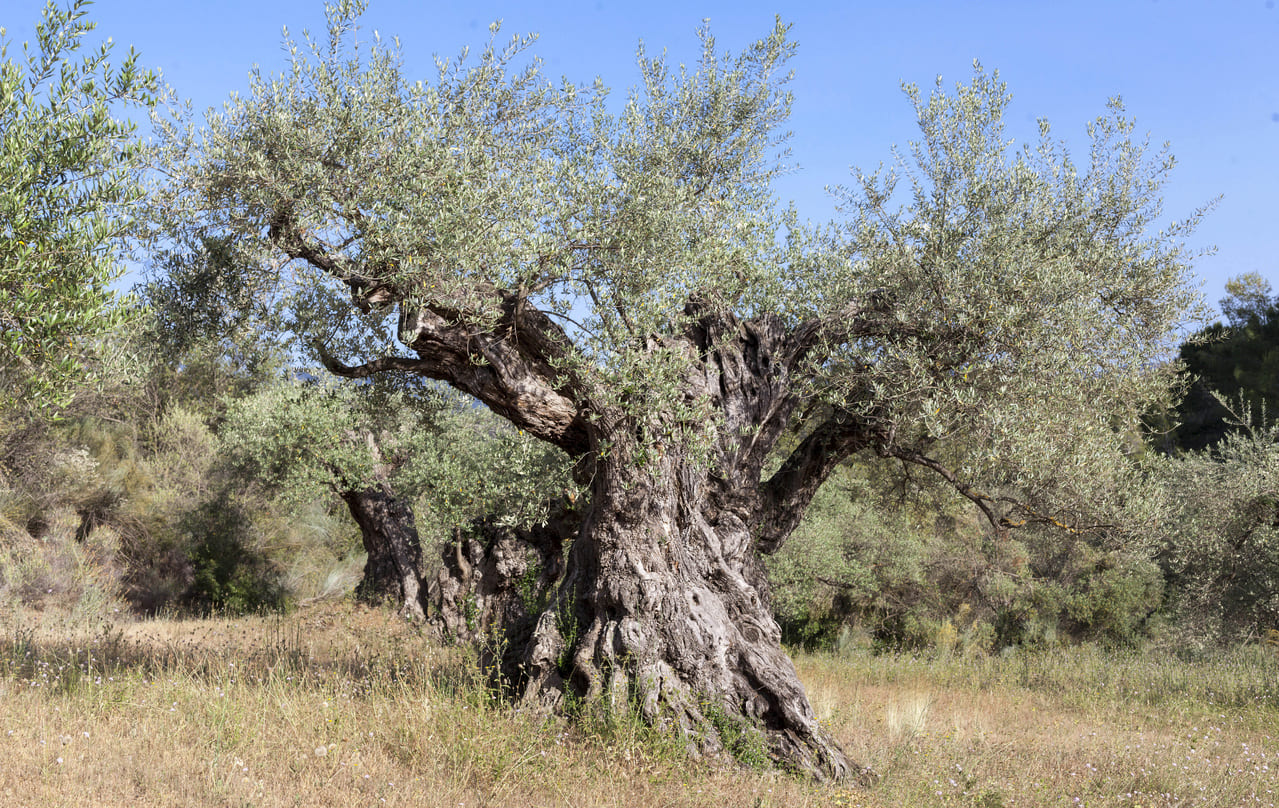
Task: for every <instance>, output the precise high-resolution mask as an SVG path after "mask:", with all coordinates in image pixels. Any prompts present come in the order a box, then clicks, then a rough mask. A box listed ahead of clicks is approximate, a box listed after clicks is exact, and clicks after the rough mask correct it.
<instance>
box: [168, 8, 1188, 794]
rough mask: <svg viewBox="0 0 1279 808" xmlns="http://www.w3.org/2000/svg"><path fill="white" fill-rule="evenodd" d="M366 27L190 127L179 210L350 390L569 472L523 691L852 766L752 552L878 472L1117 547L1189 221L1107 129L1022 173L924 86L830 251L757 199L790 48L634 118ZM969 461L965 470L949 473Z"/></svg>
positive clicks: (710, 74)
mask: <svg viewBox="0 0 1279 808" xmlns="http://www.w3.org/2000/svg"><path fill="white" fill-rule="evenodd" d="M349 5H356V4H344V7H342V8H330V9H329V23H330V31H329V34H330V36H329V39H328V41H327V42H319V43H312V42H310V41H304V42H302V43H300V44H297V43H290V45H289V48H290V50H291V53H292V61H291V63H290V64H289V65H288V66H287V67H286V69H285V70H284V71H283V73H282V74H280V75H278V76H275V77H267V76H263V75H256V76H255V77H254V81H253V86H252V90H251V92H250V93H248V94H247V95H245V96H243V97H233V98H232V99H231V100H230V102H229V103H228V105H227V107H226V108H225V110H223V111H218V112H211V113H210V114H209V115H208V118H207V122H206V124H205V126H204V127H203V128H202V129H201V130H200V131H199V132H194V130H193V128H188V129H185V130H184V129H183V127H181V126H179V125H176V124H175V125H174V127H173V130H172V138H171V141H170V146H169V148H170V150H171V151H170V153H169V155H168V159H170V160H172V161H174V165H173V167H172V169H171V170H172V171H173V172H175V174H176V175H177V177H178V180H177V182H176V184H175V185H174V186H173V188H172V190H171V198H170V199H169V200H167V201H166V202H165V205H166V206H167V208H168V209H169V210H171V211H176V210H186V211H189V212H191V213H194V214H198V218H197V219H196V220H195V221H196V223H195V224H192V225H191V226H192V227H198V228H203V229H204V230H205V231H207V232H211V233H212V232H216V233H219V234H223V235H227V236H232V237H234V238H235V239H237V240H238V243H239V244H240V245H241V247H240V248H241V249H244V250H246V251H249V252H252V253H253V254H255V255H256V256H258V257H259V258H260V260H256V261H255V262H253V265H254V266H258V267H274V268H275V270H274V273H273V274H269V275H264V274H262V273H261V271H259V272H258V273H257V274H255V275H252V276H248V275H246V276H245V277H244V278H243V282H245V283H252V284H263V285H264V286H270V285H274V284H278V283H280V282H281V280H282V279H288V280H289V282H290V283H295V284H300V285H301V288H302V289H304V290H306V294H307V295H309V296H310V300H311V304H310V308H309V311H311V312H322V316H313V317H311V318H310V319H306V318H299V319H298V322H299V323H300V324H301V325H302V326H305V327H308V328H310V329H311V333H312V334H314V336H315V338H316V340H317V344H318V345H319V346H320V354H321V356H322V358H323V360H324V362H325V364H326V366H327V367H328V369H329V370H330V371H331V372H333V373H335V374H338V375H341V376H347V377H354V378H363V377H369V376H373V375H376V374H378V373H382V372H388V371H398V372H409V373H417V374H421V375H423V376H426V377H429V378H433V379H440V380H443V381H445V382H447V383H448V384H450V385H452V386H453V387H455V388H457V389H459V390H461V391H463V392H465V393H468V394H470V395H471V396H474V397H475V398H476V399H478V400H480V401H482V402H483V403H484V404H486V405H487V406H488V407H489V408H490V409H491V410H492V411H493V412H494V413H496V414H498V415H500V416H501V417H503V418H506V419H507V420H509V421H510V422H511V423H512V424H514V425H515V426H516V427H517V428H519V429H521V430H524V431H525V432H527V433H528V434H530V435H532V436H534V437H536V438H538V439H540V440H543V441H546V442H547V443H550V444H552V445H554V446H557V447H559V448H560V449H562V450H563V451H564V452H566V453H567V454H568V455H569V456H570V457H572V458H574V460H575V461H576V465H575V474H576V475H577V479H578V480H579V481H580V483H581V484H582V486H583V490H584V494H583V497H582V499H581V500H579V505H580V507H581V509H582V518H581V525H580V529H579V530H578V531H577V533H576V534H575V535H573V536H572V537H571V538H570V539H569V540H568V544H567V547H566V548H565V550H564V552H565V555H566V562H565V564H564V570H563V574H562V576H561V577H560V579H559V584H558V588H557V589H556V591H555V593H554V596H553V597H552V598H550V600H549V602H547V603H546V604H545V605H544V608H543V609H542V612H541V614H540V617H539V618H538V620H537V623H536V626H535V628H534V630H533V631H532V632H530V634H529V637H528V641H527V644H526V645H525V646H524V647H522V648H519V649H517V652H518V656H519V659H520V665H519V666H518V670H514V671H510V672H509V673H510V675H511V676H512V681H511V686H512V687H513V688H515V689H516V690H517V692H518V694H519V695H521V696H522V697H523V698H524V699H527V700H529V701H532V702H541V703H545V704H550V705H554V704H557V703H560V702H561V701H563V700H565V699H571V700H573V701H574V702H579V700H581V699H585V700H592V699H611V700H630V702H631V703H632V704H634V705H635V708H636V709H638V710H639V711H640V712H641V713H642V714H643V715H644V716H645V717H646V718H647V719H648V720H650V721H653V722H655V723H658V724H660V725H663V726H666V727H669V728H671V730H672V731H675V732H678V733H681V734H682V736H683V737H684V738H686V739H687V742H688V745H689V748H690V749H691V750H694V751H700V752H701V753H705V754H717V753H719V752H720V751H721V750H723V749H724V743H725V738H728V737H734V736H736V734H737V732H736V731H727V732H725V731H724V730H725V729H726V728H727V727H729V726H730V725H736V727H737V729H738V730H742V729H745V730H746V731H747V732H748V734H751V733H753V734H755V737H757V738H760V739H761V740H762V741H764V742H766V743H767V745H768V748H769V749H770V750H771V752H772V754H773V755H774V756H775V758H776V759H777V760H778V761H780V762H782V763H784V764H785V765H788V766H791V767H794V768H796V769H800V770H804V771H808V772H811V773H813V774H815V775H817V776H823V777H832V778H838V777H843V776H846V775H848V774H849V773H850V770H851V766H850V764H849V762H848V761H847V760H846V758H845V757H844V755H843V753H842V752H841V751H840V749H839V748H838V746H837V745H836V744H835V743H834V742H833V741H832V740H831V738H830V737H829V736H828V735H827V733H826V732H825V731H824V730H823V729H822V728H821V727H820V726H819V724H818V723H817V721H816V719H815V718H814V716H813V711H812V709H811V707H810V706H809V703H808V701H807V698H806V696H805V693H804V690H803V688H802V686H801V685H800V683H799V681H798V679H797V677H796V674H795V669H794V667H793V666H792V664H791V662H790V660H789V659H788V658H787V656H786V654H785V653H784V652H783V650H782V648H781V646H780V642H779V632H778V628H777V624H776V622H775V621H774V619H773V617H772V615H771V614H770V611H769V596H768V591H767V584H766V580H765V577H764V574H763V567H762V565H761V561H760V558H761V556H762V555H766V554H770V553H774V552H776V551H777V550H778V548H780V547H781V546H782V545H783V543H784V542H785V541H786V539H787V536H788V535H790V533H791V531H792V530H793V529H794V528H795V526H796V524H797V523H798V522H799V520H800V518H801V516H802V514H803V513H804V509H805V506H806V505H807V504H808V503H809V502H810V500H811V498H812V496H813V494H814V492H815V491H816V490H817V489H818V487H819V486H820V485H821V484H822V482H823V481H824V480H825V479H826V478H827V476H828V475H829V474H830V473H831V471H832V469H833V468H834V467H835V466H836V465H837V464H838V463H839V462H840V461H841V460H843V459H844V458H847V457H848V456H850V455H851V454H853V453H855V452H870V453H875V454H877V455H879V456H881V457H884V458H897V459H900V460H903V461H906V462H910V463H915V464H920V465H923V466H926V467H929V468H931V469H933V470H934V471H936V472H938V473H940V474H942V475H943V476H944V477H946V478H947V479H948V480H949V481H951V483H952V484H953V485H955V486H956V487H958V488H959V490H960V491H961V492H963V493H964V494H965V495H966V496H968V497H969V498H970V499H972V500H973V501H974V502H976V503H977V504H978V505H980V507H981V508H982V509H983V510H984V511H985V513H986V514H987V516H988V517H989V518H990V519H991V520H992V521H994V522H995V523H999V524H1003V523H1015V522H1018V521H1025V520H1027V519H1040V520H1054V521H1057V522H1061V523H1063V524H1068V525H1072V526H1074V525H1080V524H1085V523H1091V522H1092V521H1094V520H1095V519H1096V518H1097V516H1096V514H1097V512H1099V511H1101V510H1103V509H1104V505H1105V504H1106V502H1108V501H1109V500H1112V499H1114V497H1115V496H1116V495H1115V494H1114V493H1113V489H1111V488H1109V487H1107V485H1106V484H1105V481H1106V480H1107V478H1108V477H1109V476H1110V475H1111V473H1112V472H1115V473H1118V472H1119V471H1121V470H1122V465H1121V462H1120V459H1121V458H1120V459H1117V458H1119V450H1120V448H1121V446H1120V444H1121V442H1122V440H1123V438H1124V435H1123V434H1121V433H1122V430H1117V429H1116V428H1115V425H1116V424H1119V423H1132V422H1133V419H1134V418H1135V416H1136V415H1137V414H1138V413H1140V412H1141V411H1142V407H1143V406H1144V403H1145V402H1146V401H1148V400H1149V399H1151V398H1158V397H1159V396H1160V395H1161V391H1162V390H1163V389H1164V383H1165V379H1164V378H1163V374H1164V373H1165V371H1164V370H1163V369H1162V365H1161V364H1159V363H1157V362H1156V361H1154V360H1156V359H1158V358H1161V357H1163V356H1165V355H1166V353H1167V351H1168V350H1169V349H1170V348H1172V347H1174V344H1173V335H1172V333H1171V327H1172V326H1173V325H1174V324H1175V323H1176V322H1177V321H1178V320H1179V318H1181V317H1182V316H1183V313H1184V312H1185V310H1186V307H1187V306H1188V305H1189V304H1191V303H1192V302H1193V300H1194V295H1193V293H1192V291H1191V290H1190V289H1189V285H1188V280H1189V271H1188V267H1187V263H1186V260H1185V258H1184V256H1183V252H1182V249H1181V247H1180V246H1179V244H1178V242H1177V240H1176V239H1177V238H1178V234H1177V230H1173V231H1171V232H1165V233H1161V234H1160V235H1159V236H1156V237H1152V236H1150V235H1148V233H1147V231H1148V229H1149V228H1150V227H1151V225H1152V221H1153V220H1154V218H1155V217H1156V216H1157V214H1158V212H1159V203H1158V189H1159V185H1160V182H1161V180H1162V178H1163V176H1164V175H1165V173H1166V171H1167V170H1168V169H1169V168H1170V166H1171V161H1170V160H1169V159H1168V158H1167V157H1166V156H1165V155H1163V154H1158V155H1156V156H1155V157H1154V158H1153V160H1152V159H1151V158H1150V157H1149V156H1148V155H1147V149H1146V145H1145V144H1144V143H1143V142H1141V140H1140V139H1136V140H1134V139H1133V137H1132V126H1131V124H1130V123H1129V122H1127V121H1126V120H1125V119H1124V118H1123V116H1122V111H1121V110H1120V109H1119V108H1118V106H1117V105H1115V106H1114V107H1113V108H1112V110H1111V112H1110V113H1109V114H1107V115H1106V116H1104V117H1102V118H1099V119H1098V120H1097V121H1095V122H1094V123H1093V124H1092V125H1091V127H1090V129H1089V132H1090V135H1091V149H1090V150H1089V151H1088V152H1087V157H1086V160H1085V161H1084V163H1083V164H1082V165H1078V164H1076V163H1075V162H1073V161H1072V158H1071V157H1070V155H1069V153H1068V152H1067V151H1066V150H1065V148H1064V147H1063V146H1061V145H1060V144H1059V143H1057V142H1056V141H1054V140H1053V139H1052V137H1051V136H1050V133H1049V130H1048V127H1047V124H1043V125H1041V139H1040V140H1039V142H1038V144H1037V146H1036V147H1034V148H1025V149H1013V148H1012V147H1011V144H1010V142H1009V140H1008V138H1007V136H1006V134H1005V132H1004V129H1003V125H1002V116H1003V113H1004V109H1005V107H1006V105H1007V103H1008V101H1009V97H1008V94H1007V93H1006V91H1005V89H1004V87H1003V85H1002V84H1000V83H999V81H998V79H997V76H991V75H988V74H986V73H984V72H982V71H981V70H980V69H979V68H978V69H977V70H976V71H975V74H974V77H973V79H972V81H971V83H969V84H966V85H961V86H958V87H956V88H955V89H954V90H953V91H952V92H949V93H948V92H946V91H944V90H943V88H942V87H941V85H940V84H939V86H938V88H937V89H936V91H934V92H933V93H931V94H929V95H928V96H924V95H921V94H920V93H919V92H917V91H916V90H915V89H914V88H908V95H909V99H910V101H911V102H912V103H913V104H914V107H915V111H916V113H917V115H918V119H919V126H920V130H921V136H920V140H919V142H918V143H917V144H914V145H912V146H911V148H910V149H909V151H907V152H905V153H904V154H901V155H900V156H899V157H898V160H897V162H896V164H895V166H894V167H893V168H892V169H890V170H886V171H885V172H883V173H876V174H872V175H863V174H855V182H854V183H853V185H852V187H851V188H848V189H844V190H841V191H839V193H840V195H841V197H842V198H843V199H844V201H845V202H846V215H847V219H846V221H845V222H844V223H843V224H841V225H838V226H831V227H829V228H821V229H818V228H811V227H808V226H806V225H804V224H803V223H801V222H800V221H799V219H798V217H797V216H796V215H795V214H793V213H790V212H786V211H785V210H784V209H783V208H781V207H780V206H779V204H778V201H777V200H776V199H775V197H774V195H773V193H772V191H771V181H772V180H773V178H774V177H775V176H776V175H777V174H778V172H779V171H781V170H783V167H784V166H783V164H782V162H781V161H782V160H784V159H785V155H786V151H785V139H786V138H785V132H784V129H783V127H784V125H785V122H786V119H787V115H788V111H789V108H790V104H791V99H790V96H789V94H788V91H787V89H786V88H787V78H788V74H787V72H786V62H787V59H788V57H789V56H790V55H791V53H792V50H793V47H794V46H793V44H792V43H791V42H790V41H789V40H788V38H787V30H786V27H785V26H784V25H782V24H780V23H779V24H778V25H777V27H776V28H775V30H773V31H772V32H770V33H769V34H768V36H766V37H765V38H764V39H762V40H760V41H758V42H756V43H754V44H752V45H750V46H749V47H747V48H746V49H745V50H744V51H742V52H741V53H740V54H737V55H725V54H722V53H721V52H720V51H719V50H718V49H717V48H716V46H715V43H714V41H713V40H712V38H711V37H710V35H709V34H708V33H706V32H703V34H702V43H703V46H704V50H703V55H702V58H701V59H700V61H699V62H698V63H697V64H696V65H695V66H693V67H690V68H687V69H686V68H684V67H680V68H678V69H674V68H672V67H670V66H668V65H667V64H666V63H665V61H664V60H663V59H660V58H658V59H651V58H648V57H647V56H645V55H644V54H643V52H642V51H641V54H640V58H639V64H640V73H641V76H640V84H639V86H638V87H637V88H636V89H634V90H633V91H631V93H630V94H629V96H628V97H627V99H626V101H625V103H624V104H620V105H618V106H619V108H620V109H619V111H617V112H616V113H615V112H613V111H612V109H611V107H610V106H609V105H608V104H607V103H606V95H605V93H604V91H603V89H602V87H600V86H598V85H596V86H594V87H577V86H572V85H567V84H565V85H556V84H552V83H550V82H548V81H547V80H546V79H544V78H543V77H542V75H541V73H540V72H539V68H538V64H537V62H536V61H531V62H529V63H528V64H527V66H524V67H520V64H521V63H522V60H524V59H525V53H526V48H527V46H528V44H529V43H528V42H527V41H526V40H519V39H516V40H512V41H511V43H510V45H509V46H506V47H498V46H493V45H490V46H489V47H487V48H485V49H484V50H483V51H482V52H481V53H480V54H479V55H478V57H477V58H474V59H469V58H467V57H465V56H463V57H462V58H460V59H459V60H457V61H451V62H446V61H441V62H440V64H439V72H438V75H437V76H435V77H433V78H432V79H431V80H429V81H414V80H410V79H408V78H406V77H405V76H404V75H402V72H401V68H400V63H399V60H398V57H397V53H396V50H395V49H394V48H391V47H388V46H385V45H383V44H381V43H380V42H378V41H376V39H375V41H374V43H373V44H371V45H365V46H361V47H357V45H356V44H355V42H354V37H353V31H354V26H353V15H352V13H351V12H352V11H353V10H355V11H358V9H352V8H350V7H348V6H349ZM899 180H905V182H904V183H903V186H904V187H902V188H896V184H897V183H898V182H899ZM1177 227H1178V228H1180V227H1182V226H1181V225H1178V226H1177ZM286 273H287V274H286ZM304 320H305V322H304ZM957 433H962V434H965V435H968V436H970V438H971V439H970V440H967V441H965V442H964V443H963V445H964V446H966V447H969V449H970V451H968V452H967V453H966V454H965V455H964V456H962V457H961V458H959V460H958V462H956V463H954V464H951V465H943V464H942V463H941V462H940V461H938V460H936V459H935V458H933V457H931V456H930V454H929V447H930V446H931V445H932V444H933V442H934V441H935V440H937V439H939V438H944V437H946V436H949V435H952V434H957ZM784 436H789V437H788V439H787V440H786V441H785V442H783V441H782V438H783V437H784ZM782 446H786V447H788V450H787V451H784V452H783V451H781V449H780V447H782ZM974 480H987V481H991V487H988V488H983V489H980V490H979V489H978V488H976V487H975V486H974V484H973V482H972V481H974ZM1005 484H1006V485H1007V486H1008V487H1009V488H1010V489H1011V487H1012V486H1015V487H1016V490H1017V491H1018V492H1020V496H1021V499H1019V500H1018V501H1017V502H1007V501H1005V500H1004V499H1003V498H1001V490H1002V489H1001V488H1000V487H998V486H999V485H1005ZM730 751H731V750H730Z"/></svg>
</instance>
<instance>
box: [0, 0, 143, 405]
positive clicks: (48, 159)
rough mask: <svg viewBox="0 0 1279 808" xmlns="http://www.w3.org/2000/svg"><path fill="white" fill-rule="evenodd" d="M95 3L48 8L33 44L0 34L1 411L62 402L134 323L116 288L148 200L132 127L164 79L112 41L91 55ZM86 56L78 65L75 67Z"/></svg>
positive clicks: (50, 5)
mask: <svg viewBox="0 0 1279 808" xmlns="http://www.w3.org/2000/svg"><path fill="white" fill-rule="evenodd" d="M86 6H88V2H86V0H77V2H75V3H74V4H73V5H72V6H70V7H69V8H67V9H65V10H62V9H59V8H58V7H57V6H56V5H55V4H54V3H52V2H50V3H49V4H48V5H47V6H46V7H45V9H44V13H43V15H42V19H41V21H40V23H39V24H37V26H36V31H35V33H36V38H35V46H34V47H28V45H27V43H24V44H23V46H22V51H23V59H22V60H21V61H17V60H14V59H13V58H10V57H9V51H8V48H9V42H8V40H7V39H5V38H4V37H5V32H4V30H3V29H0V60H2V62H3V63H2V64H0V401H4V402H9V403H12V402H25V403H26V404H29V405H31V406H33V407H34V408H35V409H44V408H47V407H50V406H56V405H59V404H62V403H65V401H66V400H67V398H68V396H69V395H70V389H71V387H72V386H73V384H74V383H75V382H78V381H81V380H82V379H81V376H82V374H83V370H84V366H83V364H82V360H83V358H84V357H85V356H86V355H87V353H88V352H89V351H90V349H91V348H92V341H93V339H94V338H95V337H96V336H98V335H101V334H104V333H107V332H108V331H110V330H111V329H112V328H113V327H115V326H116V325H118V324H119V323H120V322H121V320H122V319H123V318H124V316H125V309H124V308H122V307H120V306H119V305H118V301H117V298H116V296H115V294H114V293H113V292H112V290H111V288H110V284H111V282H112V281H113V280H115V279H116V278H117V277H119V275H120V274H121V273H122V271H123V269H122V265H121V264H120V261H119V248H120V238H121V236H122V235H123V234H124V232H125V229H126V227H127V226H128V225H129V223H130V221H131V218H132V216H133V203H135V202H137V201H138V199H139V197H140V195H141V191H142V189H141V185H140V184H139V181H138V177H137V174H136V169H137V168H138V166H139V163H138V161H137V155H138V149H139V146H138V144H137V143H136V142H135V141H134V138H133V131H134V126H133V124H132V123H131V122H130V121H128V120H127V119H124V118H121V117H117V115H119V114H120V113H121V112H122V111H123V110H127V109H128V108H130V107H134V108H138V107H141V108H146V107H149V106H152V105H153V104H154V103H155V99H156V91H157V80H156V77H155V75H154V74H152V73H149V72H146V71H144V70H142V69H141V68H140V67H138V63H137V54H136V53H134V52H133V51H132V50H130V52H129V54H128V55H127V56H126V57H125V59H124V61H123V62H122V63H121V64H120V65H119V66H116V67H113V66H112V64H111V62H110V61H109V58H110V55H111V51H112V43H111V40H109V39H108V40H107V41H106V42H105V43H102V44H100V45H99V46H97V47H96V48H94V49H92V50H91V51H89V52H88V53H86V54H84V55H82V56H81V55H79V54H80V49H81V46H82V45H83V39H84V37H85V36H86V35H87V34H88V33H89V32H91V31H92V30H93V29H94V23H92V22H89V21H87V20H86V19H85V14H86ZM77 57H78V58H77Z"/></svg>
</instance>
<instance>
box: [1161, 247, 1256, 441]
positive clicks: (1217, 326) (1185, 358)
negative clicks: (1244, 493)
mask: <svg viewBox="0 0 1279 808" xmlns="http://www.w3.org/2000/svg"><path fill="white" fill-rule="evenodd" d="M1226 292H1227V293H1228V294H1227V296H1226V297H1225V298H1223V299H1222V300H1221V310H1222V312H1223V313H1224V314H1225V315H1226V324H1224V325H1223V324H1222V323H1213V324H1212V325H1210V326H1208V327H1207V328H1205V329H1203V330H1202V331H1200V332H1199V333H1197V334H1196V335H1195V336H1194V338H1193V339H1191V340H1188V341H1187V342H1186V343H1185V344H1184V345H1182V346H1181V361H1182V363H1183V365H1184V374H1185V378H1186V381H1187V387H1186V394H1185V397H1184V398H1182V399H1181V401H1180V402H1179V403H1178V404H1177V408H1176V410H1175V414H1176V417H1177V422H1178V423H1177V426H1176V428H1175V430H1174V431H1173V432H1172V435H1171V437H1172V441H1171V442H1170V444H1171V445H1170V446H1168V447H1167V448H1179V449H1189V450H1197V449H1206V448H1210V447H1213V446H1215V445H1217V444H1218V443H1219V442H1220V441H1221V440H1222V439H1223V438H1224V437H1225V436H1226V435H1227V434H1229V433H1231V432H1233V431H1236V430H1237V429H1239V423H1238V419H1237V417H1236V416H1235V415H1233V414H1232V413H1231V412H1230V410H1229V409H1228V408H1227V407H1225V406H1224V405H1222V403H1221V401H1220V400H1219V399H1218V396H1219V395H1220V396H1224V397H1225V398H1226V399H1228V400H1231V401H1235V402H1242V403H1243V405H1244V407H1245V409H1250V410H1252V411H1253V412H1254V413H1255V414H1256V415H1257V417H1258V418H1259V420H1261V421H1264V420H1266V419H1267V418H1273V417H1274V416H1273V413H1276V412H1279V309H1277V308H1276V307H1275V298H1274V296H1273V295H1272V294H1271V289H1270V282H1269V281H1267V280H1266V279H1265V278H1263V277H1261V276H1260V275H1258V274H1257V273H1255V272H1251V273H1247V274H1244V275H1240V276H1238V277H1235V278H1231V279H1230V280H1229V281H1227V283H1226Z"/></svg>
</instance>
